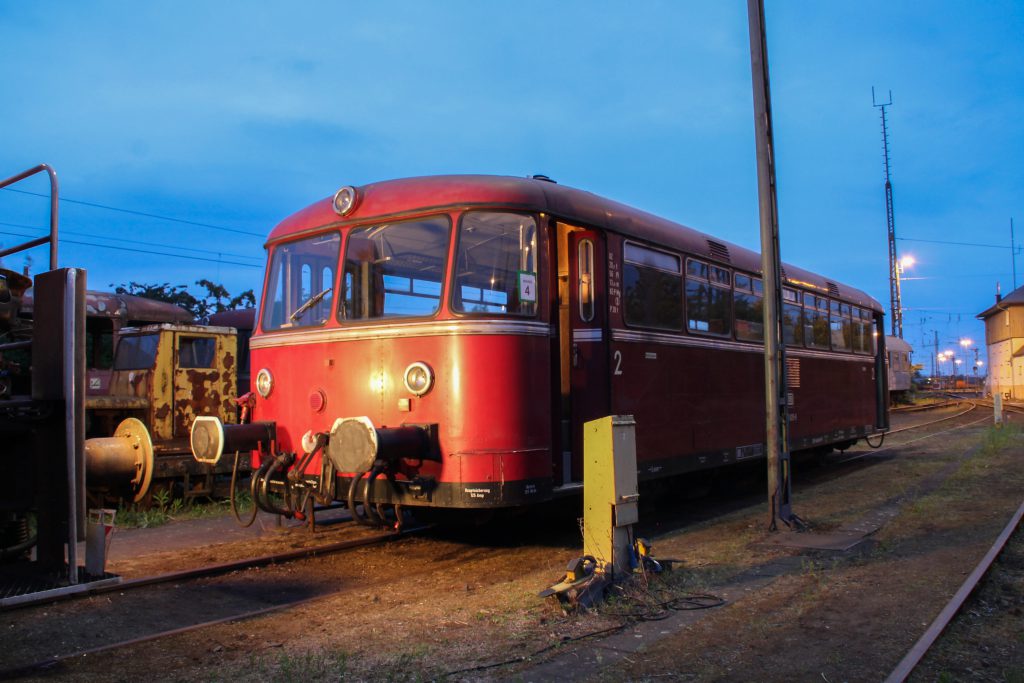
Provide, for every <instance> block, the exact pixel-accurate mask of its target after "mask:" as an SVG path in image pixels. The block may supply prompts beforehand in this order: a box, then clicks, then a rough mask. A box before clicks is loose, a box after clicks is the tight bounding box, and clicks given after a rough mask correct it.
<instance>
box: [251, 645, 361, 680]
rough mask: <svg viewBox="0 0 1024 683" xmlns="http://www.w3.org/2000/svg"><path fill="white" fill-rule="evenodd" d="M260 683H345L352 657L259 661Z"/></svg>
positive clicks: (284, 656)
mask: <svg viewBox="0 0 1024 683" xmlns="http://www.w3.org/2000/svg"><path fill="white" fill-rule="evenodd" d="M255 668H256V675H257V678H258V679H259V680H262V681H271V682H273V683H277V682H280V683H291V682H292V681H309V682H311V683H312V682H315V681H341V680H344V679H345V677H346V675H347V673H348V654H347V653H345V652H342V651H327V652H323V651H318V652H300V653H291V652H282V653H280V654H279V655H278V656H277V657H276V658H274V659H273V661H268V659H266V658H263V657H261V658H259V659H258V660H256V667H255Z"/></svg>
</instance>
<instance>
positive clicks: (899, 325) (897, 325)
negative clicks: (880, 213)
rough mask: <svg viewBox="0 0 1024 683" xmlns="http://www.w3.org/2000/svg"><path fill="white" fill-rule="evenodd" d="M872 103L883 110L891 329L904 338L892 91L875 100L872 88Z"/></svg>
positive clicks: (883, 153)
mask: <svg viewBox="0 0 1024 683" xmlns="http://www.w3.org/2000/svg"><path fill="white" fill-rule="evenodd" d="M871 104H872V106H874V107H877V108H879V109H881V110H882V156H883V158H884V159H885V222H886V225H887V226H888V230H889V308H890V310H891V311H892V317H891V318H890V329H891V330H892V331H891V334H892V336H894V337H899V338H900V339H903V305H902V302H901V301H900V273H899V267H900V264H899V260H898V259H897V257H896V219H895V217H894V216H893V210H892V180H891V178H890V176H889V124H888V121H887V119H886V117H885V108H886V107H889V106H892V91H891V90H890V91H889V101H888V102H881V103H880V102H877V101H875V89H874V88H871Z"/></svg>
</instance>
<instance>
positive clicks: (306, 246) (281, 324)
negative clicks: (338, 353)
mask: <svg viewBox="0 0 1024 683" xmlns="http://www.w3.org/2000/svg"><path fill="white" fill-rule="evenodd" d="M340 244H341V236H340V235H339V234H338V233H329V234H326V235H315V236H313V237H307V238H306V239H301V240H296V241H294V242H288V243H287V244H281V245H278V246H277V247H276V248H275V249H274V254H273V256H272V257H271V259H270V269H269V275H268V278H267V293H266V300H265V301H264V303H263V329H264V330H279V329H286V328H292V327H309V326H313V325H323V324H324V323H325V322H327V320H328V319H329V318H330V316H331V311H332V310H333V302H334V297H333V292H334V273H335V268H337V265H338V249H339V247H340Z"/></svg>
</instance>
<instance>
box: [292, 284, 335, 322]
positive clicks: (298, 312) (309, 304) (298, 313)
mask: <svg viewBox="0 0 1024 683" xmlns="http://www.w3.org/2000/svg"><path fill="white" fill-rule="evenodd" d="M331 289H332V288H331V287H328V288H327V289H325V290H324V291H322V292H320V293H319V294H314V295H313V296H311V297H309V298H308V299H306V303H304V304H302V305H301V306H299V307H298V308H296V309H295V312H294V313H292V314H291V315H290V316H288V319H289V320H291V321H292V322H296V321H298V319H299V318H301V317H302V314H303V313H305V312H306V311H308V310H309V309H311V308H313V306H316V305H317V304H318V303H320V301H321V300H323V298H324V297H325V296H327V295H328V294H329V293H330V292H331Z"/></svg>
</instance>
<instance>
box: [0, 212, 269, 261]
mask: <svg viewBox="0 0 1024 683" xmlns="http://www.w3.org/2000/svg"><path fill="white" fill-rule="evenodd" d="M0 225H6V226H7V227H10V228H22V229H24V230H38V229H39V228H37V227H36V226H34V225H24V224H22V223H7V222H5V221H0ZM5 234H12V235H13V234H14V233H5ZM60 234H61V235H80V236H82V237H92V238H94V239H100V240H116V241H118V242H128V243H130V244H143V245H146V246H151V247H164V248H167V249H179V250H181V251H192V252H196V253H200V254H216V255H218V256H230V257H232V258H246V259H253V260H254V261H260V262H262V261H263V256H248V255H246V254H236V253H234V252H226V251H213V250H211V249H195V248H193V247H179V246H178V245H176V244H164V243H162V242H150V241H148V240H133V239H128V238H126V237H105V236H103V235H97V234H95V233H91V232H81V231H79V230H64V229H62V230H61V231H60ZM18 236H19V237H42V236H43V233H40V234H38V235H18Z"/></svg>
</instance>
